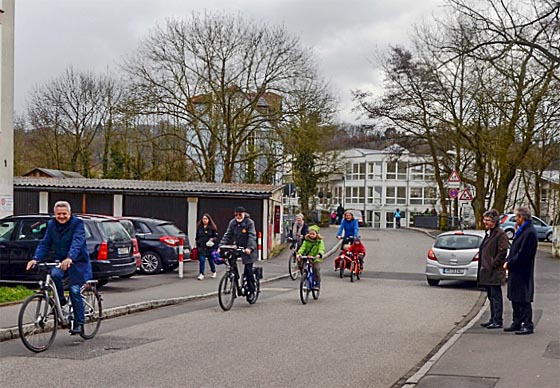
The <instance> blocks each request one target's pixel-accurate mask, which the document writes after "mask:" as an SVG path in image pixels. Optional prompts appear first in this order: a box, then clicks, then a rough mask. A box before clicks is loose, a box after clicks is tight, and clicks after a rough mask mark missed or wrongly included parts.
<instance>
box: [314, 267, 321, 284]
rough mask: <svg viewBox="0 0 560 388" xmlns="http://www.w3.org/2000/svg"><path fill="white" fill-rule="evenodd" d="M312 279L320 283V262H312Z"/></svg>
mask: <svg viewBox="0 0 560 388" xmlns="http://www.w3.org/2000/svg"><path fill="white" fill-rule="evenodd" d="M313 280H315V281H316V282H319V283H321V265H320V263H313Z"/></svg>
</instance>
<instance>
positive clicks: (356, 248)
mask: <svg viewBox="0 0 560 388" xmlns="http://www.w3.org/2000/svg"><path fill="white" fill-rule="evenodd" d="M348 251H349V252H352V253H353V254H354V255H357V254H359V253H362V254H364V256H365V254H366V246H365V245H364V244H362V243H360V244H356V243H353V244H352V245H350V248H349V249H348Z"/></svg>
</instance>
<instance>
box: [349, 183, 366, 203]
mask: <svg viewBox="0 0 560 388" xmlns="http://www.w3.org/2000/svg"><path fill="white" fill-rule="evenodd" d="M364 197H365V195H364V188H363V187H346V203H348V204H350V203H354V204H356V203H364Z"/></svg>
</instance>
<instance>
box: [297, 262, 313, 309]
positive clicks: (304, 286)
mask: <svg viewBox="0 0 560 388" xmlns="http://www.w3.org/2000/svg"><path fill="white" fill-rule="evenodd" d="M310 291H311V290H310V289H309V283H308V281H307V270H305V269H304V270H303V272H302V274H301V280H300V281H299V298H300V299H301V303H303V304H307V301H308V300H309V292H310Z"/></svg>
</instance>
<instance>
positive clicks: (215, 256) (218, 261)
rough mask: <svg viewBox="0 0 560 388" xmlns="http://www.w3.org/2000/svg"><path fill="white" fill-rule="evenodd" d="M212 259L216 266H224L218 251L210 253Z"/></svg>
mask: <svg viewBox="0 0 560 388" xmlns="http://www.w3.org/2000/svg"><path fill="white" fill-rule="evenodd" d="M210 257H211V258H212V260H214V264H218V265H220V264H224V259H223V258H222V256H220V254H219V253H218V251H217V250H212V252H210Z"/></svg>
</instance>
